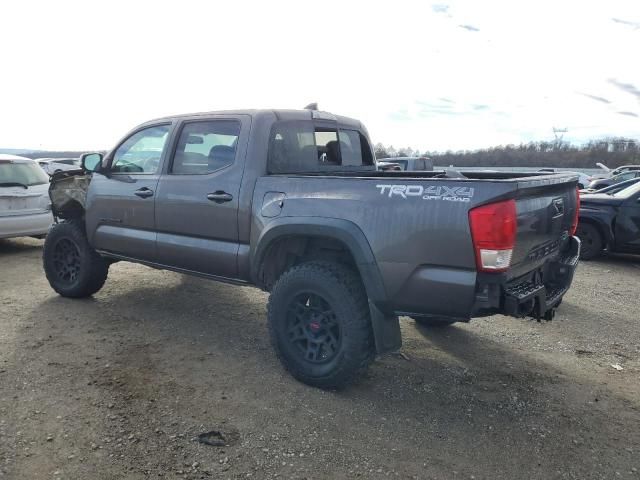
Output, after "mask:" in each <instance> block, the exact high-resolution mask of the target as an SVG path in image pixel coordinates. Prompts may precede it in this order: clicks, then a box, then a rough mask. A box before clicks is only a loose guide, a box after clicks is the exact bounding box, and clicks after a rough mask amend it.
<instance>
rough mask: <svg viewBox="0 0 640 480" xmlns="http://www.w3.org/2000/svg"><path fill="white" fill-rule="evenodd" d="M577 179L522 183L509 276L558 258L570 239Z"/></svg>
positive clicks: (564, 177) (557, 177) (566, 177)
mask: <svg viewBox="0 0 640 480" xmlns="http://www.w3.org/2000/svg"><path fill="white" fill-rule="evenodd" d="M576 188H577V177H575V176H570V175H552V176H549V177H545V178H543V179H540V180H525V181H523V182H522V183H519V184H518V190H517V192H516V213H517V218H518V221H517V233H516V242H515V247H514V251H513V256H512V258H511V269H510V270H509V277H511V278H514V277H518V276H520V275H523V274H525V273H527V272H529V271H531V270H532V269H534V268H536V267H538V266H540V265H542V264H543V263H545V262H546V261H547V260H548V259H549V258H554V257H557V256H558V254H559V252H560V251H561V250H562V249H563V247H564V246H565V244H566V243H567V242H568V240H569V236H570V234H569V232H570V230H571V225H572V223H573V221H574V215H575V213H576V210H577V208H578V202H577V191H576Z"/></svg>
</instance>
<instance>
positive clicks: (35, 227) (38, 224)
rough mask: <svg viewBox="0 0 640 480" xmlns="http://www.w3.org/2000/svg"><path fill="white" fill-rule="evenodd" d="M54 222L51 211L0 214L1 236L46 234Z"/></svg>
mask: <svg viewBox="0 0 640 480" xmlns="http://www.w3.org/2000/svg"><path fill="white" fill-rule="evenodd" d="M52 223H53V216H52V215H51V212H43V213H35V214H32V215H9V216H4V217H1V216H0V238H11V237H29V236H34V235H45V234H46V233H47V232H48V231H49V227H50V226H51V224H52Z"/></svg>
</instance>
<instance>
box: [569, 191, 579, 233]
mask: <svg viewBox="0 0 640 480" xmlns="http://www.w3.org/2000/svg"><path fill="white" fill-rule="evenodd" d="M579 216H580V189H579V188H576V210H575V212H573V221H572V222H571V230H569V233H570V234H571V236H573V235H575V234H576V230H578V217H579Z"/></svg>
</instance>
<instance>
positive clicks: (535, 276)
mask: <svg viewBox="0 0 640 480" xmlns="http://www.w3.org/2000/svg"><path fill="white" fill-rule="evenodd" d="M579 256H580V240H579V239H578V238H577V237H570V238H569V241H568V246H567V248H565V249H564V250H563V252H562V253H561V254H560V256H559V257H558V258H556V259H555V260H553V261H550V262H547V263H545V264H544V265H543V266H542V267H541V268H539V269H536V270H534V271H531V272H529V273H527V274H526V275H523V276H521V277H519V278H517V279H514V280H511V281H509V282H506V283H495V282H493V281H492V280H493V279H491V278H487V277H486V276H484V277H480V276H479V277H478V287H477V290H476V301H475V306H474V314H473V316H485V315H492V314H495V313H502V314H504V315H509V316H512V317H533V318H536V319H538V320H540V319H541V318H544V319H546V320H551V319H552V318H553V315H554V313H555V309H556V307H557V306H558V305H559V304H560V302H562V297H563V296H564V294H565V293H566V292H567V290H569V287H571V282H572V281H573V275H574V272H575V270H576V267H577V266H578V259H579Z"/></svg>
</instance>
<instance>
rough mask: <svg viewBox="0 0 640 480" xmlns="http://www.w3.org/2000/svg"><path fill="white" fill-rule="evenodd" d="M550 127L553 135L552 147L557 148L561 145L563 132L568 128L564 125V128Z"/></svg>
mask: <svg viewBox="0 0 640 480" xmlns="http://www.w3.org/2000/svg"><path fill="white" fill-rule="evenodd" d="M552 128H553V136H554V137H555V140H554V148H559V147H561V146H562V139H563V138H564V134H565V133H567V132H568V131H569V129H568V128H567V127H564V128H558V127H552Z"/></svg>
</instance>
